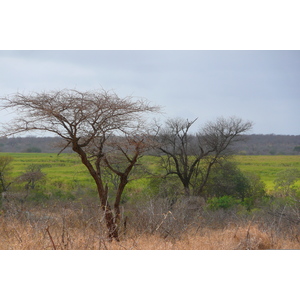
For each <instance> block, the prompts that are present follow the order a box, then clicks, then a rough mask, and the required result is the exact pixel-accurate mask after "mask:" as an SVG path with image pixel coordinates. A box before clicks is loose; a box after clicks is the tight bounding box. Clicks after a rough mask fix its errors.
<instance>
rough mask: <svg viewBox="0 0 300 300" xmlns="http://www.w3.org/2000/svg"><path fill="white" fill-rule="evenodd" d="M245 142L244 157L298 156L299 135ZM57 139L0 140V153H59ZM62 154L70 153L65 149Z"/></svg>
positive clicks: (252, 137) (238, 146) (240, 149)
mask: <svg viewBox="0 0 300 300" xmlns="http://www.w3.org/2000/svg"><path fill="white" fill-rule="evenodd" d="M245 137H246V141H243V142H239V143H237V144H235V146H234V149H235V151H236V152H237V153H238V154H244V155H296V154H300V135H275V134H253V135H246V136H245ZM60 142H61V139H60V138H59V137H34V136H29V137H24V138H20V137H17V138H0V152H36V153H39V152H42V153H56V152H59V151H60V149H61V147H60V146H59V144H60ZM63 152H64V153H72V149H71V148H67V149H66V150H64V151H63Z"/></svg>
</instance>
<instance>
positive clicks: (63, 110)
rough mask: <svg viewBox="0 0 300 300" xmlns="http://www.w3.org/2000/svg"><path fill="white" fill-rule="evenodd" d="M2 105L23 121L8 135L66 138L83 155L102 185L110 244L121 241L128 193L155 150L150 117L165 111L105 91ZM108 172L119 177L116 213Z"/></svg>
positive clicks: (19, 97) (20, 98) (17, 97)
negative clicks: (137, 168)
mask: <svg viewBox="0 0 300 300" xmlns="http://www.w3.org/2000/svg"><path fill="white" fill-rule="evenodd" d="M2 103H3V104H2V108H3V109H9V110H11V109H12V110H13V111H14V112H15V113H16V116H17V117H16V118H15V119H14V121H13V122H12V123H10V124H8V125H6V126H4V127H3V128H4V132H3V133H4V135H5V136H9V135H13V134H17V133H22V132H28V131H44V132H51V133H54V134H56V135H58V136H60V137H61V138H62V139H63V141H64V145H63V146H62V150H64V149H65V148H66V147H68V146H70V147H72V149H73V151H74V152H76V153H77V154H78V155H79V156H80V158H81V161H82V163H83V164H84V165H85V166H86V167H87V169H88V170H89V173H90V175H91V176H92V177H93V179H94V181H95V183H96V186H97V190H98V194H99V199H100V201H101V207H102V209H103V211H104V212H105V217H106V223H107V227H108V230H109V235H108V236H109V239H112V238H115V239H116V240H119V238H118V222H119V219H120V209H119V204H120V201H121V196H122V193H123V191H124V188H125V186H126V184H127V183H128V180H129V179H128V178H129V175H130V173H131V171H132V170H133V168H134V166H135V165H136V164H137V162H138V159H139V158H140V157H141V155H142V154H143V153H144V152H145V151H146V150H147V149H149V148H151V143H152V141H151V139H150V138H149V136H150V135H149V127H147V122H146V120H145V116H146V115H147V114H148V113H156V112H159V110H160V108H159V107H158V106H153V105H150V104H149V102H148V101H146V100H145V99H135V98H133V97H125V98H120V97H119V96H118V95H117V94H116V93H114V92H109V91H105V90H96V91H86V92H81V91H78V90H74V89H72V90H69V89H64V90H59V91H51V92H42V93H31V94H28V95H24V94H21V93H16V94H14V95H12V96H10V97H6V98H2ZM62 150H61V151H62ZM129 150H130V151H129ZM112 153H113V154H114V155H112ZM120 156H121V157H122V156H123V159H122V162H123V164H122V169H121V168H116V164H118V161H116V158H117V159H118V160H119V159H120ZM124 162H125V163H124ZM105 169H108V170H110V171H111V172H113V173H115V174H116V175H117V176H118V177H119V185H118V187H117V192H116V199H115V202H114V213H113V211H112V209H111V207H110V205H109V203H108V198H107V195H108V187H107V186H108V185H107V182H104V179H103V177H104V176H103V171H104V170H105Z"/></svg>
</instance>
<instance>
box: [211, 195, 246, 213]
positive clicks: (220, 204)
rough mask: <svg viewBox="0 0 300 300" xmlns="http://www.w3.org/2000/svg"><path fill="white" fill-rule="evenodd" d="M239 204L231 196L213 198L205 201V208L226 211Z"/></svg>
mask: <svg viewBox="0 0 300 300" xmlns="http://www.w3.org/2000/svg"><path fill="white" fill-rule="evenodd" d="M239 203H240V200H237V199H235V198H234V197H232V196H223V197H214V198H212V199H209V200H208V201H207V208H208V209H211V210H218V209H220V208H222V209H228V208H231V207H233V206H235V205H237V204H239Z"/></svg>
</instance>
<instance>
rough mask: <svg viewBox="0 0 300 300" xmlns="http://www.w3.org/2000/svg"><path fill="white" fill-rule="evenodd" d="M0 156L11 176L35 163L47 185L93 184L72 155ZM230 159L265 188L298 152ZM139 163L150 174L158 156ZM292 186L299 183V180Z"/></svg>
mask: <svg viewBox="0 0 300 300" xmlns="http://www.w3.org/2000/svg"><path fill="white" fill-rule="evenodd" d="M0 155H10V156H12V157H13V158H14V160H13V163H12V165H13V172H12V176H19V175H21V174H22V172H24V171H25V169H26V167H27V166H28V165H30V164H37V165H40V166H41V168H42V171H43V172H44V173H45V174H46V175H47V179H48V184H58V185H65V186H70V187H72V186H74V185H75V186H76V185H78V184H80V185H83V186H88V187H92V186H93V185H94V182H93V180H92V179H91V178H90V175H89V174H88V171H87V170H86V168H85V167H84V166H83V165H82V163H81V162H80V159H79V158H78V157H77V156H76V155H75V154H64V153H63V154H60V155H57V154H55V153H53V154H49V153H1V154H0ZM232 160H233V161H235V162H237V163H238V166H239V168H240V169H241V170H242V171H247V172H253V173H255V174H257V175H259V176H260V178H261V180H262V181H263V182H264V183H265V184H266V188H267V189H268V190H272V189H273V188H274V180H275V178H276V175H277V174H278V173H279V172H280V171H283V170H287V169H298V170H299V171H300V156H299V155H277V156H274V155H235V156H234V157H233V159H232ZM141 163H142V164H143V165H145V166H146V167H147V169H148V170H149V171H150V172H152V173H159V172H160V171H159V166H158V165H159V157H155V156H145V157H143V158H142V159H141ZM144 175H145V174H144ZM136 178H137V180H136V182H134V181H133V182H132V185H133V186H136V187H137V188H138V186H139V185H141V187H142V186H143V185H147V180H145V179H144V178H141V179H139V178H138V177H136ZM296 185H298V186H300V181H298V182H297V183H296Z"/></svg>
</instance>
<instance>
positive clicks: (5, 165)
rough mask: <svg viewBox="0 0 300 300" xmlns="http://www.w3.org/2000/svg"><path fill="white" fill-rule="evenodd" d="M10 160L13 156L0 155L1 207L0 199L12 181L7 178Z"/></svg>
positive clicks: (0, 205)
mask: <svg viewBox="0 0 300 300" xmlns="http://www.w3.org/2000/svg"><path fill="white" fill-rule="evenodd" d="M12 161H13V157H11V156H8V155H5V156H0V208H2V201H3V199H4V198H5V194H6V192H7V190H8V188H9V186H10V185H11V183H12V182H11V181H9V180H8V174H9V172H10V171H11V170H12V166H11V163H12Z"/></svg>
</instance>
